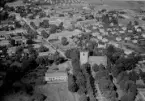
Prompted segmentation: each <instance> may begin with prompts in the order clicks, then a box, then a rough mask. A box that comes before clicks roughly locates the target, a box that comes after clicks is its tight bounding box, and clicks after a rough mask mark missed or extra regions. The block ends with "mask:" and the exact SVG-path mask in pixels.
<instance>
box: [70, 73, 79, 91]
mask: <svg viewBox="0 0 145 101" xmlns="http://www.w3.org/2000/svg"><path fill="white" fill-rule="evenodd" d="M68 89H69V91H71V92H77V90H78V86H77V84H76V83H75V78H74V76H73V75H71V74H68Z"/></svg>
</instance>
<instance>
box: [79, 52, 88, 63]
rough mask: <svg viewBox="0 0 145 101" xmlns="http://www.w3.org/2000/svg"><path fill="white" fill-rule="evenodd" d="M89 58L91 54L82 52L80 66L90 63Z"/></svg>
mask: <svg viewBox="0 0 145 101" xmlns="http://www.w3.org/2000/svg"><path fill="white" fill-rule="evenodd" d="M88 58H89V52H88V51H82V52H80V64H81V65H83V64H86V63H87V62H88Z"/></svg>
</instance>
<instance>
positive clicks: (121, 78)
mask: <svg viewBox="0 0 145 101" xmlns="http://www.w3.org/2000/svg"><path fill="white" fill-rule="evenodd" d="M124 76H126V72H124V71H122V72H121V73H119V75H118V76H117V83H120V81H122V80H123V78H124Z"/></svg>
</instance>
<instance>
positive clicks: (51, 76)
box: [44, 72, 68, 83]
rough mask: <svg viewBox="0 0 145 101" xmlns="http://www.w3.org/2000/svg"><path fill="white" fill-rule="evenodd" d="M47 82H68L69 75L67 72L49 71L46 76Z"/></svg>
mask: <svg viewBox="0 0 145 101" xmlns="http://www.w3.org/2000/svg"><path fill="white" fill-rule="evenodd" d="M44 79H45V81H47V83H59V82H67V79H68V76H67V73H66V72H47V73H46V74H45V77H44Z"/></svg>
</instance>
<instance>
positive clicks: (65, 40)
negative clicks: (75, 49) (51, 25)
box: [61, 37, 68, 46]
mask: <svg viewBox="0 0 145 101" xmlns="http://www.w3.org/2000/svg"><path fill="white" fill-rule="evenodd" d="M61 44H62V45H64V46H66V45H68V41H67V38H66V37H62V38H61Z"/></svg>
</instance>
